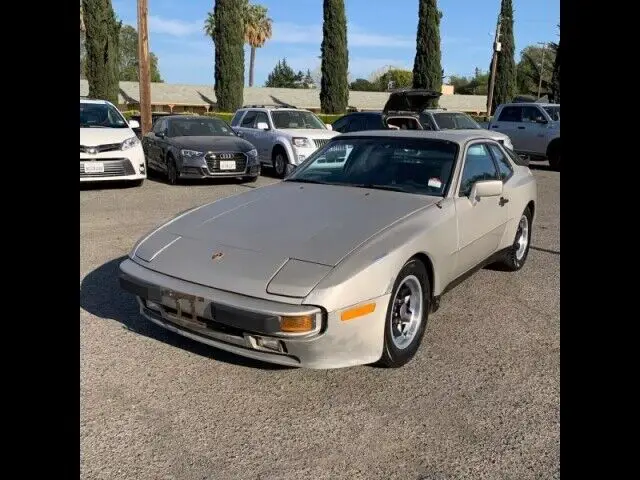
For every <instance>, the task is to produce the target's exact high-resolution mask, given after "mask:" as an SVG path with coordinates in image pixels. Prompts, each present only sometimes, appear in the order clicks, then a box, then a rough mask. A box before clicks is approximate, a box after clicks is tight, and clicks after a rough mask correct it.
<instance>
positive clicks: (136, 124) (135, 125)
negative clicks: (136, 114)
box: [129, 120, 140, 129]
mask: <svg viewBox="0 0 640 480" xmlns="http://www.w3.org/2000/svg"><path fill="white" fill-rule="evenodd" d="M129 128H132V129H133V128H140V122H138V121H137V120H129Z"/></svg>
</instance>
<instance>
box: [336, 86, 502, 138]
mask: <svg viewBox="0 0 640 480" xmlns="http://www.w3.org/2000/svg"><path fill="white" fill-rule="evenodd" d="M441 95H442V94H441V93H439V92H434V91H432V90H424V89H401V90H396V91H394V92H391V94H390V95H389V98H388V99H387V102H386V104H385V106H384V108H383V110H382V112H381V118H382V123H384V125H386V126H387V128H396V129H401V130H415V129H418V130H420V129H423V130H435V131H444V130H446V131H449V130H457V131H473V133H475V134H478V135H485V136H486V137H488V138H492V139H494V140H496V141H497V142H500V143H502V144H503V145H504V146H505V147H507V148H509V149H511V150H513V144H512V142H511V139H510V138H509V136H508V135H506V134H504V133H502V132H497V131H490V130H487V129H486V128H483V127H482V126H481V125H480V124H479V123H478V122H476V121H475V120H474V119H473V118H471V116H470V115H468V114H466V113H464V112H458V111H455V110H447V109H444V108H438V107H433V101H434V100H435V99H437V98H440V96H441ZM370 123H372V122H370ZM348 131H355V130H354V129H349V130H348Z"/></svg>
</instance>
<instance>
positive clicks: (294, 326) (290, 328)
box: [280, 315, 314, 333]
mask: <svg viewBox="0 0 640 480" xmlns="http://www.w3.org/2000/svg"><path fill="white" fill-rule="evenodd" d="M313 320H314V316H313V315H299V316H293V317H281V320H280V331H281V332H285V333H308V332H311V331H313V328H314V321H313Z"/></svg>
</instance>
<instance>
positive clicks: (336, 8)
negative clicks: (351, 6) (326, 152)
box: [320, 0, 349, 113]
mask: <svg viewBox="0 0 640 480" xmlns="http://www.w3.org/2000/svg"><path fill="white" fill-rule="evenodd" d="M323 10H324V23H323V25H322V46H321V51H322V79H321V81H320V106H321V107H322V111H323V112H324V113H344V112H345V111H346V110H347V105H348V104H349V80H348V78H347V77H348V66H349V52H348V50H347V17H346V15H345V11H344V0H324V5H323Z"/></svg>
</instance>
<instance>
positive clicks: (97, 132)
mask: <svg viewBox="0 0 640 480" xmlns="http://www.w3.org/2000/svg"><path fill="white" fill-rule="evenodd" d="M133 136H135V133H133V130H131V129H130V128H128V127H127V128H81V129H80V145H87V146H95V145H106V144H109V143H119V142H124V141H125V140H126V139H127V138H131V137H133Z"/></svg>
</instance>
